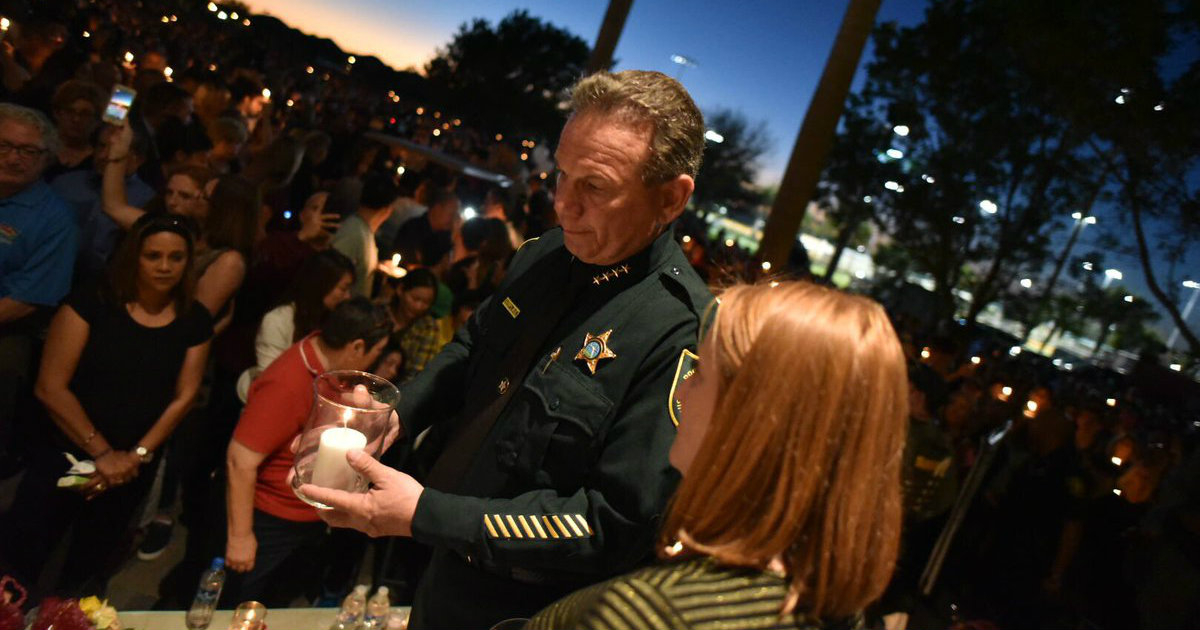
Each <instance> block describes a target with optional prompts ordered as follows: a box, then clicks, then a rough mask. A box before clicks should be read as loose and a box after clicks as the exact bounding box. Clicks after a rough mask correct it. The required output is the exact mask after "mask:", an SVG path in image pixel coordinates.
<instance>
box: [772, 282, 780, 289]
mask: <svg viewBox="0 0 1200 630" xmlns="http://www.w3.org/2000/svg"><path fill="white" fill-rule="evenodd" d="M777 286H779V281H778V280H772V281H771V288H772V289H774V288H775V287H777Z"/></svg>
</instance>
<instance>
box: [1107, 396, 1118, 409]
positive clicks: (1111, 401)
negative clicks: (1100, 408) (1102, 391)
mask: <svg viewBox="0 0 1200 630" xmlns="http://www.w3.org/2000/svg"><path fill="white" fill-rule="evenodd" d="M1104 404H1106V405H1108V406H1109V407H1116V406H1117V399H1116V398H1109V399H1108V400H1106V401H1104Z"/></svg>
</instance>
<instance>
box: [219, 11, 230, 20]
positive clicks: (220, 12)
mask: <svg viewBox="0 0 1200 630" xmlns="http://www.w3.org/2000/svg"><path fill="white" fill-rule="evenodd" d="M228 17H229V14H228V13H226V12H224V11H218V12H217V19H218V20H224V19H226V18H228Z"/></svg>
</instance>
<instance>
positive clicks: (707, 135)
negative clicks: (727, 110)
mask: <svg viewBox="0 0 1200 630" xmlns="http://www.w3.org/2000/svg"><path fill="white" fill-rule="evenodd" d="M704 139H705V140H708V141H709V142H715V143H717V144H721V143H722V142H725V136H722V135H721V134H719V133H717V132H715V131H713V130H712V129H709V130H708V131H705V132H704Z"/></svg>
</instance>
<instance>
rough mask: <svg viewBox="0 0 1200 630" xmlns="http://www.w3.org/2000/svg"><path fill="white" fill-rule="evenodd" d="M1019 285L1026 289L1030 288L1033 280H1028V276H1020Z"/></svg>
mask: <svg viewBox="0 0 1200 630" xmlns="http://www.w3.org/2000/svg"><path fill="white" fill-rule="evenodd" d="M1021 286H1023V287H1025V288H1026V289H1032V288H1033V280H1030V279H1029V278H1021Z"/></svg>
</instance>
